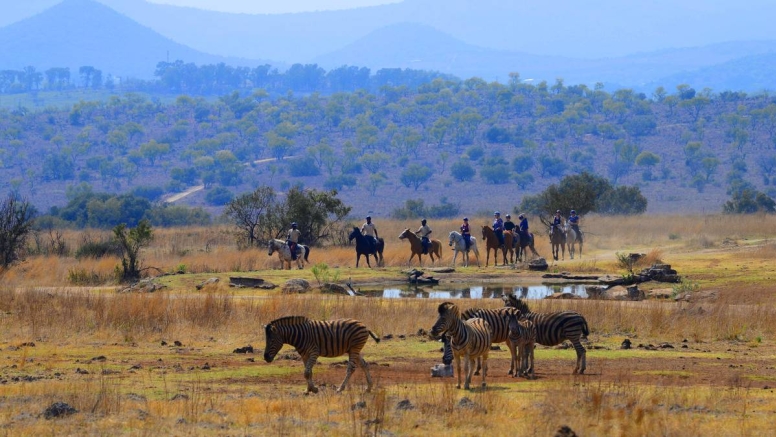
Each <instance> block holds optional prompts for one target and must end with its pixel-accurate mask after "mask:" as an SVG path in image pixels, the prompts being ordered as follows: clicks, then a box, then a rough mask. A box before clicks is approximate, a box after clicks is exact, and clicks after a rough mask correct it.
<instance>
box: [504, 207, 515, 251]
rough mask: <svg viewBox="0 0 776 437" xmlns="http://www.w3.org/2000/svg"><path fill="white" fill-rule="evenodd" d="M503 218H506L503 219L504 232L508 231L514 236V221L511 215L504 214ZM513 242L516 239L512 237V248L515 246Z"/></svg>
mask: <svg viewBox="0 0 776 437" xmlns="http://www.w3.org/2000/svg"><path fill="white" fill-rule="evenodd" d="M505 218H506V220H504V231H505V232H509V233H511V234H512V235H513V236H514V234H515V228H516V226H515V222H513V221H512V216H511V215H509V214H507V215H506V216H505ZM515 243H517V239H516V238H513V239H512V248H513V249H514V248H515Z"/></svg>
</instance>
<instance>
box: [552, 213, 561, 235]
mask: <svg viewBox="0 0 776 437" xmlns="http://www.w3.org/2000/svg"><path fill="white" fill-rule="evenodd" d="M562 224H563V217H561V215H560V210H557V211H555V217H553V218H552V231H553V233H554V232H555V231H556V230H557V231H560V229H561V227H560V226H561V225H562Z"/></svg>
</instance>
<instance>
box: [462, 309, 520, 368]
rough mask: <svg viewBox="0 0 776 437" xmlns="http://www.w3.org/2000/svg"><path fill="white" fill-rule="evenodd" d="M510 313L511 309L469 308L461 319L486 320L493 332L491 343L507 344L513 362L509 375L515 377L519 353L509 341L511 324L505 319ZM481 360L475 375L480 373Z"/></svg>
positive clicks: (510, 364)
mask: <svg viewBox="0 0 776 437" xmlns="http://www.w3.org/2000/svg"><path fill="white" fill-rule="evenodd" d="M509 312H510V309H509V308H497V309H483V308H469V309H468V310H466V311H464V312H463V313H462V314H461V318H462V319H464V320H468V319H471V318H475V317H479V318H481V319H485V320H486V321H487V322H488V325H490V329H491V330H492V332H493V336H492V338H491V340H490V341H491V343H494V344H495V343H504V342H506V344H507V347H508V348H509V353H510V354H511V358H512V359H511V362H510V363H509V375H513V374H514V372H515V371H516V370H517V352H516V349H515V345H513V344H512V342H510V341H509V324H508V323H507V321H506V319H505V318H504V316H505V315H507V314H508V313H509ZM480 368H481V365H480V360H477V370H476V371H475V372H474V374H475V375H479V373H480Z"/></svg>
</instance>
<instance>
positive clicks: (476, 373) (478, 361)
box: [474, 357, 482, 375]
mask: <svg viewBox="0 0 776 437" xmlns="http://www.w3.org/2000/svg"><path fill="white" fill-rule="evenodd" d="M480 370H482V361H481V360H480V358H479V357H478V358H477V370H475V371H474V374H475V375H479V374H480Z"/></svg>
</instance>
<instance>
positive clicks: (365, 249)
mask: <svg viewBox="0 0 776 437" xmlns="http://www.w3.org/2000/svg"><path fill="white" fill-rule="evenodd" d="M354 238H355V239H356V267H358V261H359V260H360V259H361V255H364V256H365V257H366V265H368V266H369V267H372V265H371V264H369V255H374V257H375V261H377V265H378V266H381V265H382V264H383V249H384V248H385V241H383V239H382V238H378V239H377V242H376V243H375V240H374V238H372V237H367V236H365V235H363V234H362V233H361V230H360V229H358V228H357V227H355V226H354V227H353V232H351V233H350V235H349V236H348V241H353V239H354Z"/></svg>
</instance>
